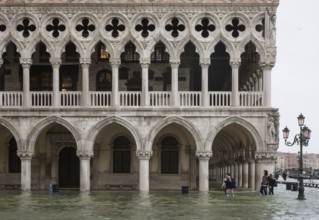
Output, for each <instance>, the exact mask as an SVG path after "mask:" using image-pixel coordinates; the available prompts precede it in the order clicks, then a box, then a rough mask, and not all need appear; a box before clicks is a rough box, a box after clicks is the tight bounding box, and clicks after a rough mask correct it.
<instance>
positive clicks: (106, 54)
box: [98, 44, 110, 60]
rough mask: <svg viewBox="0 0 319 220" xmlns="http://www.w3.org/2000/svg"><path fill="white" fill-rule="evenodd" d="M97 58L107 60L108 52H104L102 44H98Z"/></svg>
mask: <svg viewBox="0 0 319 220" xmlns="http://www.w3.org/2000/svg"><path fill="white" fill-rule="evenodd" d="M98 58H99V60H109V58H110V54H109V53H108V52H106V47H105V45H104V44H99V57H98Z"/></svg>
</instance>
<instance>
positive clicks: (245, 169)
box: [242, 161, 249, 188]
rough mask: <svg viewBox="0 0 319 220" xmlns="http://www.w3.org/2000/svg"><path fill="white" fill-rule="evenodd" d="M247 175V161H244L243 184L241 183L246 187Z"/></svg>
mask: <svg viewBox="0 0 319 220" xmlns="http://www.w3.org/2000/svg"><path fill="white" fill-rule="evenodd" d="M248 175H249V170H248V161H244V162H243V184H242V186H243V187H245V188H248Z"/></svg>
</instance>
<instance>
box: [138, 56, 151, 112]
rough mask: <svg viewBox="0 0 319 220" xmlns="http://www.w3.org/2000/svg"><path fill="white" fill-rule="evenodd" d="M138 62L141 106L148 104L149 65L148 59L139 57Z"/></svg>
mask: <svg viewBox="0 0 319 220" xmlns="http://www.w3.org/2000/svg"><path fill="white" fill-rule="evenodd" d="M140 64H141V67H142V103H141V104H142V106H149V105H150V103H149V100H150V99H149V94H148V68H149V66H150V60H149V59H141V60H140Z"/></svg>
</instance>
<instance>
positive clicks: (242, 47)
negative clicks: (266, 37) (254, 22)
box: [236, 35, 266, 62]
mask: <svg viewBox="0 0 319 220" xmlns="http://www.w3.org/2000/svg"><path fill="white" fill-rule="evenodd" d="M249 42H251V43H252V44H253V45H254V46H255V47H256V52H257V53H258V54H259V57H260V62H264V61H265V59H266V50H265V48H264V46H263V45H262V44H261V43H260V41H259V40H258V39H257V38H256V37H254V35H251V36H250V37H249V38H245V39H244V40H243V41H241V42H240V44H239V45H238V47H237V50H236V51H237V53H238V54H237V56H238V57H240V56H241V55H242V53H244V52H245V47H246V45H247V44H248V43H249Z"/></svg>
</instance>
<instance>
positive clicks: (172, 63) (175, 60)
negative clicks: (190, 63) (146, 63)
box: [169, 59, 181, 68]
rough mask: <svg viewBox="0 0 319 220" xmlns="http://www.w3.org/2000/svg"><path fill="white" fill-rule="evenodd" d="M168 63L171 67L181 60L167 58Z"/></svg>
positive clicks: (177, 64)
mask: <svg viewBox="0 0 319 220" xmlns="http://www.w3.org/2000/svg"><path fill="white" fill-rule="evenodd" d="M169 63H170V64H171V67H172V68H173V67H178V66H179V64H180V63H181V60H179V59H171V60H169Z"/></svg>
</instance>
